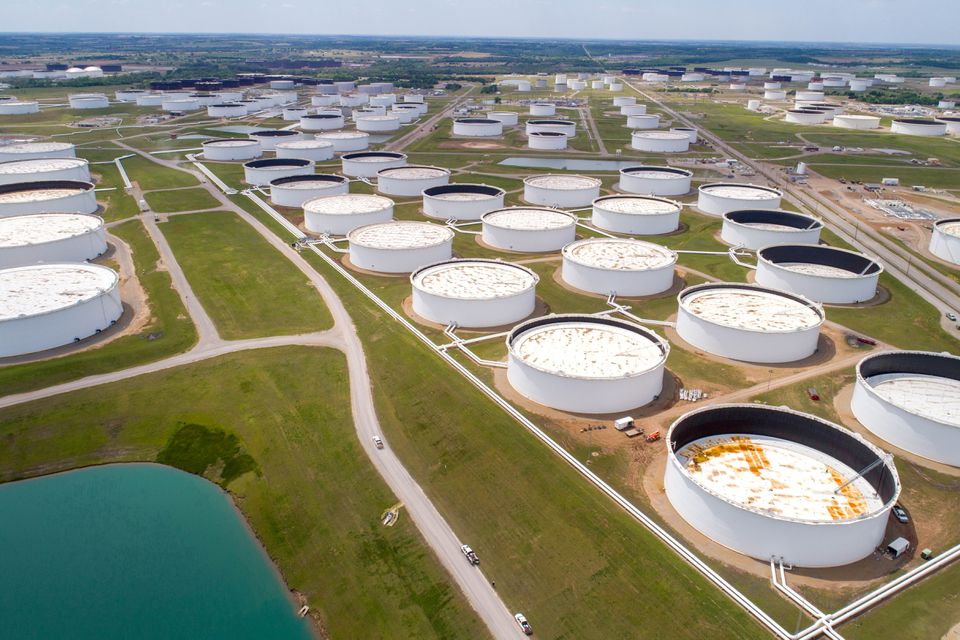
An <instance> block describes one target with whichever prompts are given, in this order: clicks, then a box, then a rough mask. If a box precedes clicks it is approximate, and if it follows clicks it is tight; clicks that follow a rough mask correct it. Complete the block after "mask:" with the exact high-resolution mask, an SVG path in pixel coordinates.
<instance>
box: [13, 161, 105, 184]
mask: <svg viewBox="0 0 960 640" xmlns="http://www.w3.org/2000/svg"><path fill="white" fill-rule="evenodd" d="M35 180H82V181H84V182H90V165H89V163H88V162H87V161H86V160H84V159H83V158H38V159H35V160H12V161H7V162H0V185H2V184H12V183H15V182H25V181H35Z"/></svg>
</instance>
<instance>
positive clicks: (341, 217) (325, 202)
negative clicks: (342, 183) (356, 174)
mask: <svg viewBox="0 0 960 640" xmlns="http://www.w3.org/2000/svg"><path fill="white" fill-rule="evenodd" d="M393 206H394V202H393V200H391V199H390V198H385V197H383V196H376V195H368V194H365V193H346V192H345V191H344V192H343V193H342V194H341V195H328V196H324V197H318V198H314V199H312V200H308V201H306V202H304V203H303V224H304V226H305V227H306V228H307V231H310V232H311V233H325V234H327V235H332V236H345V235H347V234H348V233H350V232H351V231H353V230H354V229H359V228H360V227H366V226H368V225H374V224H379V223H381V222H390V220H392V219H393Z"/></svg>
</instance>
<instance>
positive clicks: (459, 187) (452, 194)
mask: <svg viewBox="0 0 960 640" xmlns="http://www.w3.org/2000/svg"><path fill="white" fill-rule="evenodd" d="M504 193H506V192H505V191H504V190H503V189H501V188H500V187H491V186H490V185H486V184H469V183H464V182H460V183H452V184H444V185H438V186H436V187H429V188H427V189H424V190H423V195H424V196H425V197H428V198H437V199H439V200H489V199H492V198H497V197H499V196H502V195H504Z"/></svg>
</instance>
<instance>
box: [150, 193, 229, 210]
mask: <svg viewBox="0 0 960 640" xmlns="http://www.w3.org/2000/svg"><path fill="white" fill-rule="evenodd" d="M143 197H144V199H146V201H147V204H149V205H150V208H151V209H153V210H154V211H156V212H158V213H173V212H176V211H195V210H199V209H212V208H214V207H216V206H217V205H218V204H220V203H219V202H217V199H216V198H214V197H213V196H212V195H210V194H209V193H208V192H207V191H206V190H204V189H174V190H171V191H152V192H150V193H147V194H144V196H143Z"/></svg>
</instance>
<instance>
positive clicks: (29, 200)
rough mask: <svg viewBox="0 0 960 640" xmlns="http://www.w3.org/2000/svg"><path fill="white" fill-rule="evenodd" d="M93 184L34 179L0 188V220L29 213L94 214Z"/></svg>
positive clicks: (95, 202)
mask: <svg viewBox="0 0 960 640" xmlns="http://www.w3.org/2000/svg"><path fill="white" fill-rule="evenodd" d="M93 189H94V187H93V183H91V182H85V181H83V180H36V181H33V182H14V183H10V184H4V185H0V218H4V217H6V216H17V215H24V214H28V213H95V212H96V210H97V197H96V195H95V194H94V190H93Z"/></svg>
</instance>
